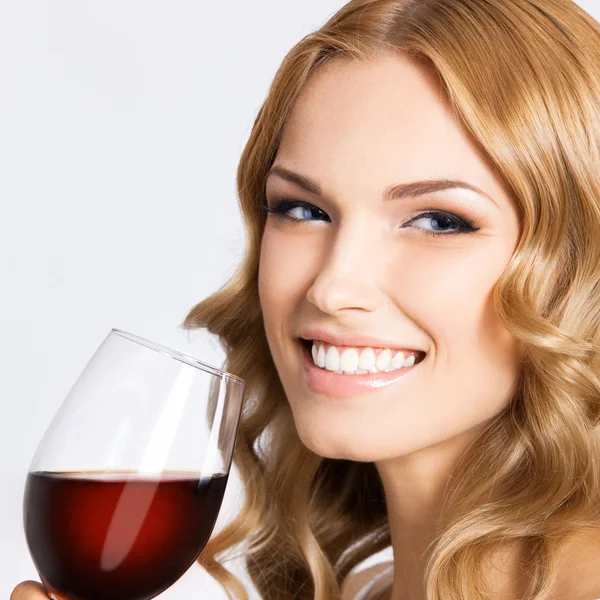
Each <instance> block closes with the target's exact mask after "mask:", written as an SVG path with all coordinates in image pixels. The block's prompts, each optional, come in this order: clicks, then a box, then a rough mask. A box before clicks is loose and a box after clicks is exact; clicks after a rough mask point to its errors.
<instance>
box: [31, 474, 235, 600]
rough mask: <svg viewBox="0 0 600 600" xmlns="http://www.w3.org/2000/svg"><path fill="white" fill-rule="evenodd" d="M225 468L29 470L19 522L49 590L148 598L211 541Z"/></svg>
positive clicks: (100, 598)
mask: <svg viewBox="0 0 600 600" xmlns="http://www.w3.org/2000/svg"><path fill="white" fill-rule="evenodd" d="M227 478H228V474H224V473H219V474H217V475H215V476H214V477H212V478H211V479H206V480H202V481H200V480H199V478H198V476H196V477H195V478H194V477H193V476H189V475H186V474H184V473H180V474H177V473H164V474H161V475H158V476H156V477H142V476H139V475H136V474H134V473H115V474H100V473H98V474H83V473H50V472H37V473H30V474H29V475H28V477H27V483H26V486H25V499H24V523H25V533H26V536H27V543H28V545H29V550H30V552H31V556H32V558H33V562H34V564H35V566H36V568H37V570H38V573H39V574H40V576H41V578H42V580H43V582H44V583H45V584H46V586H47V589H48V591H50V592H52V593H53V594H54V595H55V596H56V597H57V598H59V599H60V598H69V599H70V600H147V599H149V598H153V597H154V596H156V595H157V594H160V593H161V592H162V591H164V590H165V589H167V588H168V587H169V586H170V585H172V584H173V583H175V581H177V579H179V577H181V575H183V574H184V573H185V571H187V570H188V568H189V567H190V566H191V565H192V564H193V562H194V561H195V559H196V558H197V557H198V555H199V554H200V552H201V550H202V549H203V548H204V546H205V544H206V542H207V541H208V540H209V538H210V535H211V533H212V530H213V528H214V525H215V522H216V520H217V516H218V513H219V509H220V508H221V502H222V500H223V495H224V493H225V487H226V485H227Z"/></svg>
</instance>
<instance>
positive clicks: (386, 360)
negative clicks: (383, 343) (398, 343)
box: [375, 348, 392, 371]
mask: <svg viewBox="0 0 600 600" xmlns="http://www.w3.org/2000/svg"><path fill="white" fill-rule="evenodd" d="M391 360H392V351H391V350H390V349H389V348H386V349H385V350H382V351H381V353H380V354H379V356H378V357H377V360H376V361H375V366H376V367H377V369H379V370H380V371H386V370H387V368H388V367H389V366H390V361H391Z"/></svg>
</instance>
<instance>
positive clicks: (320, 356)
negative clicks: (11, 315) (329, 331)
mask: <svg viewBox="0 0 600 600" xmlns="http://www.w3.org/2000/svg"><path fill="white" fill-rule="evenodd" d="M317 367H321V369H324V368H325V346H323V345H322V344H321V345H320V346H319V351H318V352H317Z"/></svg>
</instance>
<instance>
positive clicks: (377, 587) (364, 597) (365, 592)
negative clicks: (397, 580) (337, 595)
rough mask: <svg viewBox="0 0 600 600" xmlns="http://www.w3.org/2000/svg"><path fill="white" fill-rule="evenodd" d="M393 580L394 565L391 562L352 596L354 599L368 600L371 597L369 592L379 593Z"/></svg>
mask: <svg viewBox="0 0 600 600" xmlns="http://www.w3.org/2000/svg"><path fill="white" fill-rule="evenodd" d="M393 581H394V565H393V564H391V565H390V566H389V567H388V568H387V569H384V570H383V571H381V572H380V573H378V574H377V575H375V577H373V579H371V581H369V582H368V583H367V585H365V586H363V587H362V588H361V589H360V590H359V591H358V594H356V596H355V597H354V600H369V598H371V597H372V596H371V594H380V593H381V592H382V591H383V590H384V589H386V588H387V587H388V586H391V585H392V583H393Z"/></svg>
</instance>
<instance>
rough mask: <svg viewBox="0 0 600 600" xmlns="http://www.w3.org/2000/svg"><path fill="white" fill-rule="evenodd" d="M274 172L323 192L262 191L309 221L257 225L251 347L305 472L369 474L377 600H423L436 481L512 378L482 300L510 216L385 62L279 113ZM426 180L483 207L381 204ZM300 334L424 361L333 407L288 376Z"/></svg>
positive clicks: (492, 316) (405, 77) (280, 185)
mask: <svg viewBox="0 0 600 600" xmlns="http://www.w3.org/2000/svg"><path fill="white" fill-rule="evenodd" d="M274 166H275V167H283V168H285V169H288V170H291V171H294V172H295V173H299V174H302V175H304V176H306V177H309V178H310V179H311V180H313V181H315V182H317V183H318V184H319V186H320V187H321V191H322V194H315V193H311V192H308V191H307V190H305V189H303V188H302V187H300V186H298V185H297V184H295V183H293V182H290V181H288V180H286V179H285V178H282V177H281V176H279V175H276V174H272V175H270V176H269V178H268V179H267V184H266V199H267V202H268V203H269V205H270V206H271V205H274V204H275V202H276V201H277V199H279V198H282V197H283V198H293V199H297V200H300V201H303V202H305V203H308V204H309V205H312V206H313V207H315V208H314V209H310V207H306V208H303V207H302V206H299V207H296V208H293V209H291V210H290V211H289V212H290V213H291V215H290V216H293V217H295V218H296V219H300V220H301V221H297V222H293V221H290V220H285V219H282V218H281V217H280V216H275V215H269V217H268V220H267V224H266V228H265V233H264V237H263V243H262V248H261V261H260V272H259V291H260V298H261V305H262V308H263V316H264V319H265V330H266V334H267V338H268V341H269V345H270V349H271V352H272V355H273V359H274V362H275V365H276V367H277V370H278V373H279V375H280V378H281V381H282V384H283V386H284V388H285V391H286V395H287V398H288V400H289V403H290V407H291V410H292V412H293V416H294V420H295V424H296V428H297V430H298V433H299V436H300V437H301V439H302V440H303V442H304V444H305V445H306V446H307V447H309V448H311V449H312V450H313V451H314V452H315V453H317V454H319V455H320V456H326V457H332V458H343V459H350V460H356V461H368V462H374V463H375V464H376V466H377V469H378V471H379V473H380V476H381V478H382V482H383V485H384V489H385V494H386V502H387V505H388V512H389V520H390V528H391V536H392V545H393V550H394V572H395V580H394V589H393V592H392V598H393V600H405V599H406V600H408V599H411V600H424V598H425V596H424V590H423V588H422V585H421V580H422V578H423V574H424V567H425V563H426V559H427V556H426V555H424V554H423V553H424V550H425V548H426V546H427V545H428V544H429V542H430V541H431V535H432V531H433V528H434V525H435V519H436V516H437V515H438V513H439V509H440V505H439V501H440V498H441V496H442V491H443V489H444V486H445V485H446V483H447V481H448V477H449V474H450V471H451V469H452V467H453V466H454V464H455V462H456V461H457V459H458V458H459V457H460V455H461V454H462V453H463V452H464V450H465V449H466V447H467V446H468V445H469V444H470V443H471V442H472V441H473V440H474V438H475V436H477V435H478V434H479V432H480V431H481V430H482V429H483V428H484V427H485V426H486V425H487V422H488V421H489V420H490V419H491V418H493V417H494V416H496V415H497V414H498V413H499V412H500V411H501V410H503V409H504V408H505V407H506V406H507V404H508V403H509V401H510V399H511V395H512V391H513V386H514V384H515V382H516V378H517V375H518V369H519V364H520V346H519V344H518V342H517V340H515V339H514V338H513V337H512V336H511V335H510V334H509V332H508V331H506V330H505V328H504V327H503V324H502V323H501V322H500V321H499V319H498V317H497V315H496V313H495V309H494V306H493V298H492V292H493V288H494V285H495V284H496V282H497V280H498V278H499V277H500V275H501V274H502V272H503V270H504V268H505V267H506V265H507V263H508V261H509V259H510V257H511V254H512V252H513V250H514V248H515V246H516V243H517V240H518V235H519V214H518V209H517V206H516V205H515V203H514V202H513V200H512V198H511V197H510V195H509V192H508V190H507V189H505V187H504V185H503V183H502V180H501V179H500V178H499V176H498V174H497V173H496V172H495V171H494V170H493V169H492V168H491V166H490V165H489V164H488V162H487V161H486V159H485V158H484V157H483V156H482V155H481V154H480V153H479V152H478V150H477V148H476V146H475V145H474V143H473V142H472V140H471V139H470V138H469V137H468V136H467V134H466V133H465V131H464V130H463V129H462V128H461V126H460V124H459V123H458V122H457V121H456V120H455V118H454V116H453V115H452V112H451V110H450V108H449V106H448V104H447V101H446V98H445V97H444V95H443V93H442V91H441V89H440V87H439V82H438V80H437V78H436V77H435V76H433V75H432V74H431V72H429V71H427V70H425V69H424V68H423V67H422V66H420V65H418V64H416V63H413V62H411V61H409V60H408V59H405V58H403V57H400V56H396V55H390V56H386V57H382V58H380V59H378V60H377V61H373V62H368V63H367V62H352V61H338V62H335V63H331V64H329V65H327V66H326V67H325V68H324V69H323V70H321V71H318V72H317V73H316V74H315V75H314V76H313V79H312V80H311V81H310V82H309V85H308V86H307V87H306V88H305V89H304V90H303V93H302V94H301V95H300V97H299V98H298V100H297V102H296V104H295V105H294V108H293V110H292V114H291V115H290V118H289V120H288V122H287V123H286V127H285V129H284V132H283V136H282V140H281V145H280V147H279V150H278V153H277V156H276V157H275V160H274ZM426 179H436V180H437V179H458V180H461V181H463V182H466V183H468V184H469V185H471V186H474V187H476V188H478V189H479V190H480V191H481V193H477V192H475V191H472V190H469V189H462V188H460V189H456V188H455V189H447V190H443V191H439V192H433V193H427V194H425V195H422V196H418V197H407V198H402V199H399V200H394V201H386V200H384V190H385V189H386V188H387V187H388V186H390V185H393V184H398V183H407V182H413V181H420V180H426ZM316 209H318V211H317V210H316ZM430 210H435V211H442V213H445V214H451V215H456V216H459V217H461V218H467V219H470V220H472V221H473V220H476V222H477V227H478V229H477V230H476V231H473V232H470V233H466V232H461V233H448V231H450V232H452V231H453V230H454V231H456V230H457V228H456V225H454V226H453V225H452V224H451V223H450V224H449V223H448V222H443V221H441V220H440V219H443V216H444V214H442V215H440V216H431V213H430ZM311 213H312V214H311ZM426 213H429V215H427V214H426ZM438 215H439V212H438ZM432 230H433V231H440V230H441V234H440V235H438V236H437V237H433V236H431V235H427V232H430V231H432ZM310 325H317V326H322V327H323V328H325V329H329V330H331V331H335V332H339V333H342V334H343V333H358V334H364V335H373V336H376V337H380V338H385V339H386V340H391V341H392V342H393V343H395V344H396V346H397V347H408V348H416V349H420V350H424V351H426V352H427V357H426V359H425V361H423V363H422V364H420V365H418V366H417V367H416V368H415V369H414V371H413V372H412V373H409V375H408V376H407V377H406V378H404V379H401V380H399V381H398V382H397V383H395V384H393V385H391V386H388V387H386V388H382V389H381V390H377V391H376V392H368V393H367V395H365V397H364V398H361V397H358V396H356V397H352V398H351V399H348V400H347V401H346V400H344V401H342V402H340V401H331V400H330V399H328V398H325V397H321V396H320V395H319V394H317V393H316V392H314V391H313V390H312V389H311V388H310V387H308V385H307V383H306V381H305V379H304V376H303V371H302V366H301V360H300V356H299V352H298V349H297V341H296V339H295V336H297V335H298V331H299V330H300V329H301V328H302V327H306V326H310ZM348 377H351V376H350V375H348Z"/></svg>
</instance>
